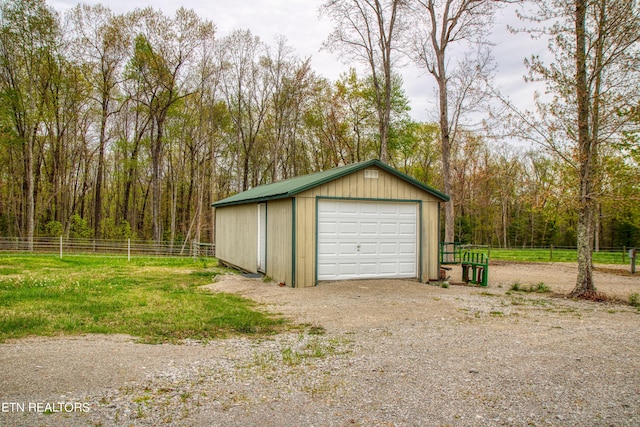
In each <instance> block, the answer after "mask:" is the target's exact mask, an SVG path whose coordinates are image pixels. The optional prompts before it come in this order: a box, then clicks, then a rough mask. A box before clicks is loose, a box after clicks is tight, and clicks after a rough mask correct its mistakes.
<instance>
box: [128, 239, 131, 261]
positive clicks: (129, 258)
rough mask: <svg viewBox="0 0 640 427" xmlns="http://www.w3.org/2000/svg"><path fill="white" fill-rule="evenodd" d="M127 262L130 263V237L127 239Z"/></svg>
mask: <svg viewBox="0 0 640 427" xmlns="http://www.w3.org/2000/svg"><path fill="white" fill-rule="evenodd" d="M127 261H129V262H131V237H129V238H128V239H127Z"/></svg>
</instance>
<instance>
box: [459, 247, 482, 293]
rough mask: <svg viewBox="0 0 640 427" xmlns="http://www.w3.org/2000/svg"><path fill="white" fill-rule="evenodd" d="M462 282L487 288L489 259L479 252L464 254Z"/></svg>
mask: <svg viewBox="0 0 640 427" xmlns="http://www.w3.org/2000/svg"><path fill="white" fill-rule="evenodd" d="M461 264H462V281H463V282H465V283H473V284H475V285H480V286H487V282H488V278H489V257H487V256H486V255H485V254H483V253H479V252H465V253H464V254H463V255H462V262H461Z"/></svg>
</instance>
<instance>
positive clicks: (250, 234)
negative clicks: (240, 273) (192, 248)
mask: <svg viewBox="0 0 640 427" xmlns="http://www.w3.org/2000/svg"><path fill="white" fill-rule="evenodd" d="M215 241H216V257H217V258H218V259H220V260H222V261H226V262H228V263H230V264H233V265H235V266H238V267H240V268H243V269H245V270H247V271H254V272H255V271H256V270H257V264H258V207H257V205H256V204H255V203H249V204H246V205H234V206H226V207H222V208H216V240H215Z"/></svg>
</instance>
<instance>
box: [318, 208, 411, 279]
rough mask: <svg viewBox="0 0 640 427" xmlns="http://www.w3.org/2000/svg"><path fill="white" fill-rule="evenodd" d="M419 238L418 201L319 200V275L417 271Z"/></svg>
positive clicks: (341, 276)
mask: <svg viewBox="0 0 640 427" xmlns="http://www.w3.org/2000/svg"><path fill="white" fill-rule="evenodd" d="M416 242H417V206H416V204H415V203H402V202H367V201H335V200H331V201H328V200H326V201H325V200H320V201H319V202H318V260H317V262H318V280H340V279H343V280H344V279H354V278H376V277H417V245H416ZM331 266H333V267H331Z"/></svg>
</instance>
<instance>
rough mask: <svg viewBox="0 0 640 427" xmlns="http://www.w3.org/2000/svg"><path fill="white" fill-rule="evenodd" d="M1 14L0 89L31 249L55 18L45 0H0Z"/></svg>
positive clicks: (55, 37) (55, 39)
mask: <svg viewBox="0 0 640 427" xmlns="http://www.w3.org/2000/svg"><path fill="white" fill-rule="evenodd" d="M0 16H1V18H2V21H1V27H0V79H1V82H0V85H1V86H0V87H1V92H0V93H1V95H2V99H3V103H4V105H5V106H6V107H5V108H7V109H8V110H9V111H10V117H11V123H10V128H11V129H10V135H12V137H13V138H15V142H16V143H17V144H18V145H19V146H20V147H21V151H22V152H21V157H22V158H21V161H22V164H23V169H22V173H21V176H22V180H23V189H24V192H23V194H22V205H23V206H24V210H23V212H21V215H20V221H19V222H20V224H21V227H20V228H21V233H23V234H24V235H25V236H26V238H27V241H28V248H29V250H33V238H34V232H35V223H36V216H35V213H36V191H37V189H36V174H37V170H36V169H37V164H36V150H37V149H38V142H39V138H40V137H41V131H42V125H43V120H44V116H45V115H46V114H48V111H47V107H48V105H47V95H48V89H49V85H50V84H51V79H52V76H53V69H54V68H55V67H56V60H57V54H56V52H57V49H58V43H59V36H60V33H59V23H58V17H57V15H56V14H55V13H54V12H53V11H52V10H51V9H50V8H49V7H48V6H47V5H46V3H45V2H44V0H12V1H5V2H2V3H1V4H0ZM7 124H8V123H7Z"/></svg>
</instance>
